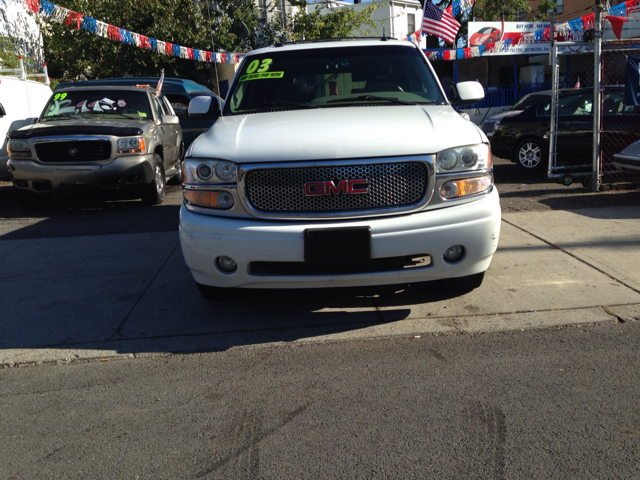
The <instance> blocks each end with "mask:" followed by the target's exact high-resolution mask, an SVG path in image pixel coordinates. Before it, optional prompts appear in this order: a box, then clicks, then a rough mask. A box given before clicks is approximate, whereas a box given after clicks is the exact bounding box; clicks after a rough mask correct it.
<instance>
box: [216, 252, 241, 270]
mask: <svg viewBox="0 0 640 480" xmlns="http://www.w3.org/2000/svg"><path fill="white" fill-rule="evenodd" d="M216 263H217V264H218V268H219V269H220V270H222V271H223V272H228V273H230V272H233V271H235V269H236V268H238V265H237V264H236V262H235V260H234V259H233V258H231V257H227V256H225V255H222V256H220V257H218V258H216Z"/></svg>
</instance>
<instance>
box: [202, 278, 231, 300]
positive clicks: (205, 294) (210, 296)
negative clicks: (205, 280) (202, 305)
mask: <svg viewBox="0 0 640 480" xmlns="http://www.w3.org/2000/svg"><path fill="white" fill-rule="evenodd" d="M196 285H197V286H198V292H200V295H202V298H204V299H205V300H218V299H220V298H233V294H234V292H235V290H234V289H233V288H221V287H212V286H210V285H203V284H201V283H198V282H196Z"/></svg>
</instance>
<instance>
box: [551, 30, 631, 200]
mask: <svg viewBox="0 0 640 480" xmlns="http://www.w3.org/2000/svg"><path fill="white" fill-rule="evenodd" d="M596 41H597V40H596ZM584 45H589V44H587V43H585V42H554V43H553V45H552V46H551V51H550V63H551V67H552V95H551V105H550V113H551V118H550V131H549V166H548V171H547V175H548V177H549V178H551V179H555V180H557V181H559V182H561V183H563V184H564V185H571V184H572V183H573V181H574V180H578V179H579V180H581V181H582V184H583V185H584V186H585V187H587V188H589V189H591V190H592V191H599V190H601V189H602V186H603V185H604V184H609V185H610V184H613V183H621V182H626V181H630V180H632V176H631V175H629V174H627V173H624V172H622V171H620V170H618V169H616V167H615V166H614V165H613V155H614V154H616V153H619V152H620V151H622V150H623V149H624V148H626V147H627V146H629V145H630V144H632V143H634V142H636V141H638V140H640V107H635V106H633V105H627V104H626V103H625V102H624V85H625V68H626V60H627V57H628V56H640V45H638V42H637V41H636V43H632V42H610V41H607V42H605V43H604V44H603V45H602V47H601V48H600V47H599V46H598V45H596V47H595V49H594V54H593V70H591V71H590V72H585V71H582V72H573V73H572V74H571V75H570V78H566V79H565V83H566V84H567V85H568V86H571V85H573V86H574V88H575V89H576V90H575V91H573V92H572V91H571V90H570V89H568V90H569V91H567V89H560V88H559V79H560V72H559V63H560V62H559V56H560V55H571V53H559V52H558V47H563V46H570V47H574V46H584ZM596 69H597V70H596ZM598 73H599V75H598ZM578 89H586V90H582V91H581V90H578ZM569 124H570V125H569ZM569 128H571V129H572V131H571V132H569ZM576 132H581V133H580V134H579V135H580V138H578V135H577V134H576ZM563 142H565V143H563ZM559 145H560V148H558V146H559ZM570 145H571V146H570ZM573 145H575V146H576V148H575V149H573ZM589 145H590V146H591V150H590V151H591V153H590V154H589V152H588V151H589V148H588V147H589ZM567 150H570V151H571V154H570V155H567V153H566V152H567ZM558 152H561V153H563V154H562V155H560V154H558Z"/></svg>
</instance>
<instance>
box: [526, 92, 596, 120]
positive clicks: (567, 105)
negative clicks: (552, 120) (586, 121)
mask: <svg viewBox="0 0 640 480" xmlns="http://www.w3.org/2000/svg"><path fill="white" fill-rule="evenodd" d="M592 107H593V92H583V93H579V94H571V95H561V96H560V97H559V98H558V115H565V116H573V115H591V113H592V111H593V110H592ZM550 109H551V99H549V100H548V101H546V102H544V103H541V104H540V105H538V109H537V112H536V113H537V114H538V115H539V116H548V115H549V110H550Z"/></svg>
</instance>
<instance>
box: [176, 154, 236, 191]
mask: <svg viewBox="0 0 640 480" xmlns="http://www.w3.org/2000/svg"><path fill="white" fill-rule="evenodd" d="M182 172H183V175H184V177H183V180H184V183H185V184H187V185H189V184H191V185H196V184H200V185H202V184H208V185H219V184H221V183H235V182H236V181H237V175H238V174H237V168H236V164H235V163H232V162H225V161H222V160H199V159H195V158H189V159H187V160H185V161H184V165H183V166H182Z"/></svg>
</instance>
